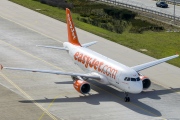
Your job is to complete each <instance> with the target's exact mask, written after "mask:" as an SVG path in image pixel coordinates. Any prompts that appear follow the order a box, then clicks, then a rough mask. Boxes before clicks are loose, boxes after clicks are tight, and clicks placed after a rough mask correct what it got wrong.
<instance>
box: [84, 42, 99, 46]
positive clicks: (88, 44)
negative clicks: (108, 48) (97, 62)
mask: <svg viewBox="0 0 180 120" xmlns="http://www.w3.org/2000/svg"><path fill="white" fill-rule="evenodd" d="M96 43H97V41H93V42H89V43H85V44H82V47H89V46H91V45H94V44H96Z"/></svg>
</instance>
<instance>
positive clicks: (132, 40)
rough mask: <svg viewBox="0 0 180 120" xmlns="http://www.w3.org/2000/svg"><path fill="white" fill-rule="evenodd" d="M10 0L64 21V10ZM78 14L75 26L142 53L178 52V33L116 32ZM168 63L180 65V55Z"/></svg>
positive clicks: (158, 56) (179, 47) (74, 17)
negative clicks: (93, 23) (82, 19)
mask: <svg viewBox="0 0 180 120" xmlns="http://www.w3.org/2000/svg"><path fill="white" fill-rule="evenodd" d="M10 1H12V2H15V3H18V4H20V5H23V6H25V7H27V8H30V9H32V10H36V9H41V10H38V11H37V12H40V13H42V14H45V15H47V16H50V17H53V18H55V19H58V20H60V21H63V22H65V10H61V9H58V8H56V7H51V6H48V5H45V4H41V3H39V2H37V1H35V0H10ZM78 16H79V15H78V14H75V13H73V14H72V17H73V21H74V23H75V26H76V27H79V28H81V29H83V30H86V31H89V32H91V33H94V34H96V35H98V36H101V37H104V38H107V39H109V40H111V41H114V42H117V43H119V44H121V45H124V46H127V47H129V48H132V49H134V50H136V51H139V52H143V51H141V49H146V50H147V51H144V52H143V53H144V54H147V55H150V56H152V57H155V58H162V57H166V56H169V55H173V54H175V53H177V52H180V33H172V32H171V33H168V32H152V31H148V32H144V33H143V34H135V33H129V32H127V31H126V32H124V33H123V34H117V33H113V32H109V31H107V30H104V29H102V28H98V27H95V26H92V25H90V24H86V23H83V22H80V21H78V20H77V17H78ZM169 63H171V64H173V65H176V66H178V67H180V57H179V58H176V59H173V60H171V61H169Z"/></svg>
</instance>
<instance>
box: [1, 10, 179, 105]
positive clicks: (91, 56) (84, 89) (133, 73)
mask: <svg viewBox="0 0 180 120" xmlns="http://www.w3.org/2000/svg"><path fill="white" fill-rule="evenodd" d="M66 22H67V32H68V42H64V43H63V47H56V46H44V45H37V46H39V47H45V48H52V49H58V50H65V51H67V52H68V53H69V55H70V57H71V58H72V60H73V61H74V63H75V64H76V65H78V66H79V67H80V68H81V69H82V70H84V71H85V72H86V73H85V74H84V73H76V72H62V71H52V70H40V69H27V68H14V67H3V66H2V65H0V69H3V68H4V69H10V70H20V71H30V72H40V73H50V74H57V75H68V76H71V78H72V80H73V86H74V88H75V89H76V90H77V91H78V92H79V93H81V94H88V93H89V92H90V90H91V86H90V84H89V83H88V82H87V80H96V81H98V82H100V83H102V84H105V85H113V86H115V87H117V88H119V89H121V90H122V91H123V92H124V93H125V98H124V101H125V102H129V101H130V97H129V96H128V93H133V94H137V93H141V92H142V91H143V90H146V89H148V88H149V87H150V85H151V80H150V79H149V78H148V77H146V76H144V75H142V74H141V73H140V71H142V70H144V69H147V68H150V67H152V66H155V65H158V64H160V63H163V62H165V61H168V60H171V59H173V58H176V57H178V56H179V55H178V54H176V55H172V56H169V57H165V58H162V59H158V60H155V61H152V62H148V63H144V64H140V65H136V66H133V67H128V66H126V65H124V64H121V63H119V62H117V61H114V60H112V59H110V58H108V57H105V56H103V55H101V54H99V53H97V52H95V51H92V50H91V49H89V48H88V47H89V46H91V45H94V44H96V43H97V41H93V42H90V43H85V44H80V42H79V40H78V36H77V33H76V29H75V26H74V23H73V21H72V17H71V12H70V10H69V9H68V8H66Z"/></svg>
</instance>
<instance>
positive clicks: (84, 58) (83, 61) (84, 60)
mask: <svg viewBox="0 0 180 120" xmlns="http://www.w3.org/2000/svg"><path fill="white" fill-rule="evenodd" d="M86 60H87V56H86V55H84V57H83V60H82V64H84V63H85V62H86Z"/></svg>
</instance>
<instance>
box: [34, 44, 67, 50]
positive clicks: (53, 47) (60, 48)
mask: <svg viewBox="0 0 180 120" xmlns="http://www.w3.org/2000/svg"><path fill="white" fill-rule="evenodd" d="M36 46H37V47H44V48H52V49H59V50H68V49H66V48H64V47H56V46H44V45H36Z"/></svg>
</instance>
